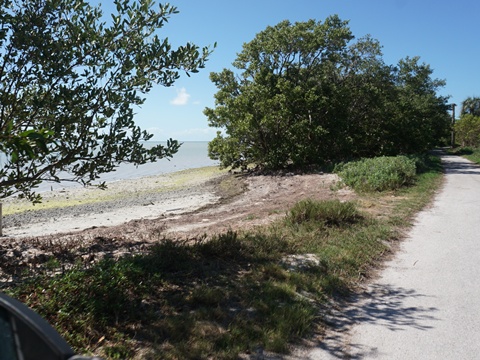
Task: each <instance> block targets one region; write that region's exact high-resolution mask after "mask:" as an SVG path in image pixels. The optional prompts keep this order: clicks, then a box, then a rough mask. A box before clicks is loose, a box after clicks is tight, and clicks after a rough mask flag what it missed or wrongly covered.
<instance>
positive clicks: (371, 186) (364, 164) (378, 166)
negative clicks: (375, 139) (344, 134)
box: [335, 156, 416, 192]
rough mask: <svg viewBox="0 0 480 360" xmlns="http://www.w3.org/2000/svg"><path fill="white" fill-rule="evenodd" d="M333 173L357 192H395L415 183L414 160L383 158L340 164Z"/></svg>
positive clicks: (404, 157)
mask: <svg viewBox="0 0 480 360" xmlns="http://www.w3.org/2000/svg"><path fill="white" fill-rule="evenodd" d="M335 171H336V172H337V173H338V175H339V176H340V177H341V178H342V180H343V182H344V183H345V184H346V185H348V186H350V187H352V188H353V189H355V190H357V191H367V192H368V191H386V190H396V189H400V188H401V187H403V186H406V185H411V184H412V183H413V182H414V181H415V176H416V164H415V159H412V158H408V157H406V156H383V157H377V158H372V159H363V160H359V161H354V162H350V163H346V164H340V165H339V166H337V167H336V169H335Z"/></svg>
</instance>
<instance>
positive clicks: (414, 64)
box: [204, 16, 449, 169]
mask: <svg viewBox="0 0 480 360" xmlns="http://www.w3.org/2000/svg"><path fill="white" fill-rule="evenodd" d="M353 40H354V37H353V35H352V33H351V31H350V29H349V28H348V23H347V22H345V21H342V20H340V19H339V18H338V16H331V17H328V18H327V19H326V20H325V21H324V22H323V23H322V22H320V21H318V22H317V21H315V20H310V21H307V22H299V23H295V24H291V23H290V22H288V21H283V22H281V23H279V24H278V25H276V26H274V27H267V29H265V30H264V31H262V32H260V33H259V34H257V36H256V37H255V38H254V39H253V40H252V41H251V42H249V43H247V44H245V45H244V46H243V50H242V52H240V53H239V55H238V57H237V59H236V61H235V62H234V63H233V66H234V67H235V68H236V70H235V71H233V70H229V69H224V70H223V71H222V72H220V73H212V74H211V79H212V81H213V82H214V83H215V85H216V86H217V88H218V89H219V90H218V92H217V93H216V95H215V100H216V101H215V108H206V109H205V111H204V113H205V115H206V116H207V117H208V120H209V124H210V125H211V126H214V127H219V128H222V129H223V130H224V131H223V132H219V133H218V135H217V137H216V138H215V139H214V140H213V141H212V142H210V144H209V151H210V156H211V157H212V158H214V159H219V160H220V161H221V164H222V165H223V166H233V167H245V166H246V165H247V164H251V163H254V164H257V165H259V166H260V167H262V168H271V169H278V168H283V167H287V166H296V167H305V166H310V165H318V164H322V163H324V162H327V161H339V160H341V161H343V160H347V159H351V158H358V157H369V156H377V155H394V154H398V153H409V152H418V151H423V150H426V149H428V148H429V147H430V146H432V145H433V144H434V143H435V141H438V139H440V138H441V137H442V136H444V135H445V134H446V133H447V131H448V129H449V122H448V115H447V106H446V100H447V99H446V98H444V97H440V96H438V95H437V90H438V89H439V88H441V87H442V86H443V85H444V82H442V81H440V80H436V79H432V77H431V75H432V71H431V69H430V67H429V66H428V65H426V64H420V63H419V59H418V58H413V59H410V58H406V59H404V60H402V61H400V63H399V65H398V66H389V65H386V64H385V63H384V61H383V59H382V53H381V46H380V44H379V43H378V41H376V40H374V39H372V38H370V37H365V38H361V39H359V40H357V41H353Z"/></svg>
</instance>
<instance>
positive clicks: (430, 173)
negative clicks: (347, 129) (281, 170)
mask: <svg viewBox="0 0 480 360" xmlns="http://www.w3.org/2000/svg"><path fill="white" fill-rule="evenodd" d="M422 164H423V165H422V166H423V170H422V171H421V172H420V174H419V175H418V176H417V180H416V181H415V184H414V185H413V186H410V187H408V188H404V189H401V190H397V191H396V192H394V193H392V192H389V193H378V192H375V193H373V194H362V195H361V196H360V198H359V201H356V202H340V201H312V200H305V201H301V202H299V203H297V204H296V205H294V206H293V207H292V208H291V210H290V211H289V213H288V214H287V216H286V217H285V219H281V220H278V221H277V222H276V223H274V224H273V225H271V226H269V227H265V228H259V229H257V230H255V231H250V232H233V231H229V232H226V233H223V234H220V235H218V236H216V237H214V238H213V239H210V240H208V241H207V240H206V239H205V238H202V237H200V238H198V239H191V240H190V241H188V242H186V241H184V242H179V241H173V240H169V239H164V240H162V241H160V242H158V243H156V244H155V245H154V246H151V247H150V248H149V249H148V250H147V251H146V253H145V254H143V255H138V256H135V255H129V256H125V257H122V258H120V259H118V260H112V259H104V260H102V261H100V262H99V263H97V264H94V265H92V266H84V265H82V264H80V263H79V264H77V266H76V267H75V268H74V269H71V270H68V271H63V272H62V273H61V274H59V275H55V276H46V275H39V276H35V277H33V278H28V279H27V278H25V279H24V280H23V281H22V282H21V283H19V284H17V285H16V286H12V287H11V288H10V289H7V292H8V293H9V294H10V295H13V296H14V297H16V298H18V299H19V300H21V301H23V302H25V303H26V304H28V305H29V306H31V307H32V308H33V309H35V310H36V311H38V312H39V313H40V314H41V315H42V316H44V317H45V318H46V319H47V320H48V321H49V322H50V323H51V324H52V325H53V326H54V327H56V328H57V329H58V330H59V331H60V333H61V334H62V335H63V336H64V337H65V338H66V339H67V341H68V342H69V343H70V344H71V345H72V346H73V347H74V348H75V349H76V350H77V351H78V352H81V353H96V354H98V355H101V356H103V357H104V358H106V359H119V358H147V359H204V358H215V359H237V358H238V356H239V354H241V353H254V352H256V351H258V350H259V349H261V350H268V351H273V352H277V353H287V352H288V350H289V346H290V344H292V343H294V342H295V341H297V340H299V339H301V338H304V337H306V336H309V335H310V334H312V333H313V332H315V331H317V330H318V328H319V327H322V326H324V325H323V324H322V317H321V315H320V312H319V305H321V304H325V303H326V301H327V300H328V299H330V298H331V297H332V296H336V295H341V294H345V293H348V292H350V291H352V289H354V288H355V286H356V285H357V284H358V282H359V281H362V280H364V279H365V278H367V277H368V276H369V273H370V272H371V270H372V268H373V267H375V266H377V265H378V264H379V261H380V260H381V259H382V258H383V257H384V255H385V254H386V253H389V252H390V251H391V247H390V244H391V241H394V240H395V239H397V238H398V236H399V233H398V227H399V226H406V225H408V224H409V223H410V219H411V216H412V215H413V213H414V212H416V211H418V210H419V209H420V208H422V207H423V206H425V204H427V203H428V201H430V199H431V197H432V194H433V192H434V191H435V189H437V188H438V186H439V184H440V182H441V172H439V169H438V165H439V162H438V161H437V160H436V159H435V158H433V157H427V158H424V159H423V160H422ZM392 194H393V195H394V196H392ZM367 201H370V202H372V203H381V204H385V207H384V208H382V209H381V210H382V215H383V217H382V218H377V217H375V216H373V215H372V214H370V213H367V212H366V210H365V209H364V208H362V206H361V204H362V203H366V202H367ZM55 266H59V264H58V263H57V262H56V261H55V260H50V261H49V267H50V268H52V270H53V268H55Z"/></svg>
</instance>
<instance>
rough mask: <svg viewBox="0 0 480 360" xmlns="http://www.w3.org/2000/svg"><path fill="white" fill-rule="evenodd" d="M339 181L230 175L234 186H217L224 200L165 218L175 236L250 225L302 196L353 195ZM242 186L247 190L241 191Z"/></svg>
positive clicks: (346, 197) (274, 215)
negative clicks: (339, 187) (223, 188)
mask: <svg viewBox="0 0 480 360" xmlns="http://www.w3.org/2000/svg"><path fill="white" fill-rule="evenodd" d="M338 181H339V179H338V177H337V176H336V175H333V174H310V175H293V174H290V175H286V176H265V175H260V176H249V177H243V178H242V177H238V178H236V179H231V180H230V184H227V185H225V184H223V185H224V187H227V188H228V187H231V188H229V189H226V190H223V191H222V189H218V191H219V192H220V196H221V198H223V199H224V200H223V201H220V202H219V203H217V204H214V205H211V206H206V207H204V208H203V209H200V210H199V211H196V212H193V213H189V214H182V215H178V216H175V217H172V218H168V219H164V220H162V221H163V222H164V224H165V229H166V232H167V233H168V234H171V235H174V237H191V236H196V235H201V234H207V235H211V234H216V233H222V232H225V231H227V230H230V229H231V230H239V229H251V228H253V227H255V226H258V225H266V224H269V223H271V222H273V221H274V220H276V219H278V218H279V217H283V216H285V214H286V212H287V211H288V210H289V209H290V208H291V207H292V206H293V205H294V204H295V203H297V202H298V201H300V200H302V199H307V198H310V199H315V200H325V199H333V198H336V199H340V200H349V199H352V198H353V197H354V193H353V192H352V191H350V190H347V189H345V188H343V189H338V190H335V189H336V187H335V186H336V184H337V183H338ZM242 188H243V189H244V191H240V189H242ZM232 191H233V192H238V194H237V195H233V196H231V197H229V196H228V193H229V192H232ZM222 192H227V194H222Z"/></svg>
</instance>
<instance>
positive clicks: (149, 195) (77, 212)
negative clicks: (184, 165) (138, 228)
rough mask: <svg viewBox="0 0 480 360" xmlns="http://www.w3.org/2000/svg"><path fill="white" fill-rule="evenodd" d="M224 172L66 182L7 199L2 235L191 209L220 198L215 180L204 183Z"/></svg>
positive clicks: (37, 233) (70, 228)
mask: <svg viewBox="0 0 480 360" xmlns="http://www.w3.org/2000/svg"><path fill="white" fill-rule="evenodd" d="M223 174H224V172H221V171H218V170H216V169H215V168H201V169H193V170H187V171H181V172H178V173H173V174H164V175H159V176H151V177H146V178H140V179H133V180H124V181H117V182H113V183H110V184H109V185H108V189H107V190H100V189H97V188H82V187H79V188H68V189H63V190H59V191H52V192H47V193H44V194H42V197H43V202H42V204H39V205H36V206H32V205H31V204H29V203H28V202H26V201H23V200H18V199H15V198H13V199H7V200H6V201H4V205H3V207H4V214H6V215H5V217H4V229H3V235H4V236H8V237H27V236H41V235H48V234H56V233H64V232H70V231H80V230H84V229H88V228H91V227H100V226H114V225H119V224H122V223H125V222H128V221H130V220H136V219H155V218H159V217H164V216H167V215H170V214H179V213H185V212H190V211H193V210H196V209H198V208H200V207H202V206H205V205H208V204H212V203H214V202H216V201H217V200H218V196H216V195H215V193H214V186H213V185H207V184H208V182H209V180H212V179H215V178H218V177H219V176H222V175H223ZM12 213H14V214H12Z"/></svg>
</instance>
